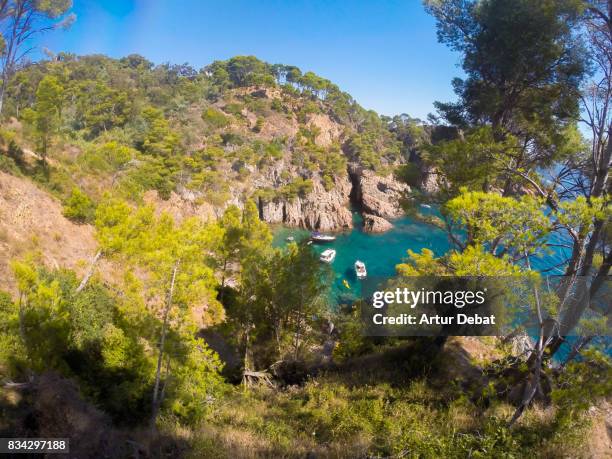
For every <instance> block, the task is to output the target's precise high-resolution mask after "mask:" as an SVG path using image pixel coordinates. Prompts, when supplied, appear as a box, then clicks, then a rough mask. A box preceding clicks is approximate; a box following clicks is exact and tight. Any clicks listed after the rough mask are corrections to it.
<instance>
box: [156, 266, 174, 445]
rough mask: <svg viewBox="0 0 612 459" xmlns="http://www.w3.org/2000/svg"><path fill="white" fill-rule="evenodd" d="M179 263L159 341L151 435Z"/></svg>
mask: <svg viewBox="0 0 612 459" xmlns="http://www.w3.org/2000/svg"><path fill="white" fill-rule="evenodd" d="M179 263H180V262H179V261H177V262H176V263H175V265H174V269H173V270H172V280H171V281H170V289H169V291H168V297H167V300H166V307H165V309H164V320H163V323H162V330H161V337H160V340H159V355H158V357H157V370H156V371H155V386H154V387H153V405H152V413H151V434H153V432H154V431H155V422H156V421H157V412H158V411H159V382H160V378H161V368H162V362H163V359H164V344H165V341H166V332H167V329H168V315H169V313H170V308H171V307H172V295H173V294H174V283H175V281H176V273H177V271H178V268H179Z"/></svg>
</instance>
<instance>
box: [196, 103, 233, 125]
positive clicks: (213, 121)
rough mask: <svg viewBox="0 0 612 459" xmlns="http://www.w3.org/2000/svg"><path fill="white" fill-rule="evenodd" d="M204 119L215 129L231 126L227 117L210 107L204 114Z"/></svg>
mask: <svg viewBox="0 0 612 459" xmlns="http://www.w3.org/2000/svg"><path fill="white" fill-rule="evenodd" d="M202 119H203V120H204V122H205V123H206V124H208V125H209V126H210V127H211V128H213V129H221V128H224V127H225V126H227V125H228V124H229V121H228V120H227V117H226V116H225V115H224V114H223V113H221V112H220V111H219V110H217V109H215V108H213V107H208V108H207V109H206V110H204V111H203V112H202Z"/></svg>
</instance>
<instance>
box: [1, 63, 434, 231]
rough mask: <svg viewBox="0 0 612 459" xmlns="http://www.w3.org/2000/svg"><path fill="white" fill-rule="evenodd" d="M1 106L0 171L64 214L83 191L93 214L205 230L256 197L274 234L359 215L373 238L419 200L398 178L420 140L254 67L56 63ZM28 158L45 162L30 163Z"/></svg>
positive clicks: (42, 66)
mask: <svg viewBox="0 0 612 459" xmlns="http://www.w3.org/2000/svg"><path fill="white" fill-rule="evenodd" d="M6 107H7V115H12V121H11V123H9V124H6V125H5V126H4V127H3V129H2V131H1V132H0V134H1V135H2V140H3V144H4V153H3V157H1V159H2V161H1V162H0V168H2V169H3V170H5V171H7V172H9V173H12V172H15V171H18V172H19V173H21V174H23V175H26V176H31V177H32V178H34V179H35V180H37V181H38V182H39V183H40V184H41V185H42V186H43V187H46V188H48V189H49V191H51V192H52V193H54V194H55V195H56V196H57V197H58V198H60V199H62V200H64V201H65V202H67V201H69V200H70V198H71V197H74V194H75V193H80V194H79V195H78V197H79V198H83V199H86V200H89V201H91V206H92V207H95V204H96V203H97V202H98V201H99V200H100V199H102V198H103V196H104V194H105V193H111V194H115V195H119V196H121V197H123V198H127V199H129V200H133V201H135V202H140V201H142V200H145V201H146V200H148V201H152V202H155V203H156V205H157V206H158V207H160V208H164V209H166V210H169V211H170V212H171V213H174V214H178V215H181V216H184V215H192V214H198V215H202V216H203V217H206V218H208V217H214V216H216V215H219V213H220V212H222V211H223V209H224V208H225V207H227V205H229V204H237V205H239V206H240V205H242V203H243V202H244V201H245V200H246V199H255V200H256V202H257V203H258V205H259V209H260V216H261V218H262V219H263V220H265V221H267V222H270V223H282V224H285V225H288V226H299V227H303V228H309V229H317V230H324V231H341V230H345V229H348V228H350V227H351V226H352V218H351V212H350V210H349V209H350V207H351V206H353V207H356V208H357V209H359V210H361V211H362V212H363V214H364V221H365V223H366V229H368V230H370V231H384V230H386V229H388V228H389V227H390V226H391V223H390V221H391V220H392V219H393V218H396V217H398V216H400V215H402V209H401V201H402V200H403V199H406V198H407V196H408V193H409V192H410V187H409V186H408V185H407V184H406V183H405V182H404V181H401V180H398V179H397V178H396V177H397V176H399V174H397V172H398V170H399V169H400V168H401V167H404V166H403V165H405V164H407V163H408V162H409V158H410V157H411V153H412V156H414V150H415V148H416V147H417V146H418V142H419V140H420V138H421V137H422V135H423V132H424V128H423V126H422V125H420V123H419V122H418V121H417V120H412V119H410V118H409V117H406V116H402V117H395V118H393V119H391V118H385V117H380V116H379V115H377V114H376V113H375V112H372V111H366V110H365V109H363V108H362V107H360V106H359V105H358V104H357V103H356V102H355V101H354V100H353V99H352V98H351V97H350V95H348V94H346V93H344V92H342V91H341V90H340V89H339V88H338V87H337V86H336V85H334V84H333V83H331V82H330V81H328V80H325V79H324V78H321V77H319V76H317V75H315V74H313V73H312V72H306V73H302V72H301V71H300V70H299V69H297V68H296V67H292V66H285V65H270V64H267V63H265V62H262V61H259V60H257V59H256V58H254V57H236V58H232V59H230V60H228V61H222V62H221V61H220V62H214V63H213V64H211V65H209V66H207V67H205V68H203V69H201V70H199V71H196V70H195V69H193V68H191V67H189V66H186V65H182V66H171V65H159V66H154V65H153V64H152V63H150V62H148V61H146V60H145V59H144V58H142V57H140V56H128V57H126V58H123V59H120V60H114V59H110V58H107V57H103V56H84V57H76V56H72V55H59V56H58V58H57V59H55V60H53V61H48V62H43V63H39V64H37V65H32V66H30V67H26V68H25V69H23V70H22V71H21V72H20V73H18V75H17V76H16V77H15V78H14V80H13V81H12V83H11V86H10V88H9V96H8V100H7V103H6ZM41 120H42V121H44V122H41ZM30 150H31V151H33V152H34V154H35V155H36V156H37V157H39V158H44V161H39V162H38V163H37V164H34V165H32V164H29V165H28V164H27V162H26V161H24V160H23V156H24V151H30ZM415 167H416V166H415ZM75 190H76V191H75ZM81 195H84V197H83V196H81ZM91 215H92V213H89V214H88V215H82V216H80V218H81V221H88V219H89V221H90V219H91Z"/></svg>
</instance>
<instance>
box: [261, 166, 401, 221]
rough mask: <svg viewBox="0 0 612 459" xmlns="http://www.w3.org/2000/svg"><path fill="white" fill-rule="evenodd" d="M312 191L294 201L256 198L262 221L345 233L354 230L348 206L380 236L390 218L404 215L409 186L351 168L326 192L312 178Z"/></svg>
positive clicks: (390, 176) (371, 172) (392, 178)
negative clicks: (354, 209) (360, 215)
mask: <svg viewBox="0 0 612 459" xmlns="http://www.w3.org/2000/svg"><path fill="white" fill-rule="evenodd" d="M311 180H312V182H313V189H312V191H311V192H309V193H308V194H306V195H305V196H298V197H296V198H295V199H293V200H283V199H279V198H277V199H271V200H264V199H261V198H260V199H259V210H260V215H261V218H262V220H264V221H266V222H268V223H279V224H283V225H286V226H290V227H299V228H305V229H309V230H317V231H329V232H334V231H345V230H349V229H351V228H352V227H353V219H352V214H351V211H350V210H349V209H350V207H351V205H352V206H354V207H356V208H357V209H359V211H360V212H361V214H362V216H363V218H364V230H365V231H368V232H373V233H380V232H384V231H387V230H389V229H390V228H392V226H393V225H392V223H391V222H390V221H389V220H390V219H394V218H398V217H401V216H402V215H403V213H404V211H403V209H402V207H401V202H402V200H403V199H405V198H406V194H407V193H408V192H410V187H409V186H408V185H406V184H404V183H401V182H399V181H398V180H397V179H395V178H394V177H393V175H389V176H386V177H381V176H379V175H376V174H375V173H374V172H373V171H370V170H365V169H362V168H360V167H358V166H356V165H350V166H349V167H348V170H347V174H346V175H344V176H337V177H335V186H334V188H333V189H331V190H329V191H328V190H326V189H325V187H324V186H323V184H322V181H321V180H320V178H319V177H316V176H315V177H312V178H311Z"/></svg>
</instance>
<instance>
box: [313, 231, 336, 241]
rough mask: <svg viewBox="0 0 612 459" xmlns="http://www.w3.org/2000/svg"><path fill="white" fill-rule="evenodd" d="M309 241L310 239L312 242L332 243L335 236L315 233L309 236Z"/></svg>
mask: <svg viewBox="0 0 612 459" xmlns="http://www.w3.org/2000/svg"><path fill="white" fill-rule="evenodd" d="M310 239H312V240H313V241H314V242H332V241H335V240H336V236H332V235H330V234H322V233H318V232H316V231H315V232H314V233H311V234H310Z"/></svg>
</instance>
